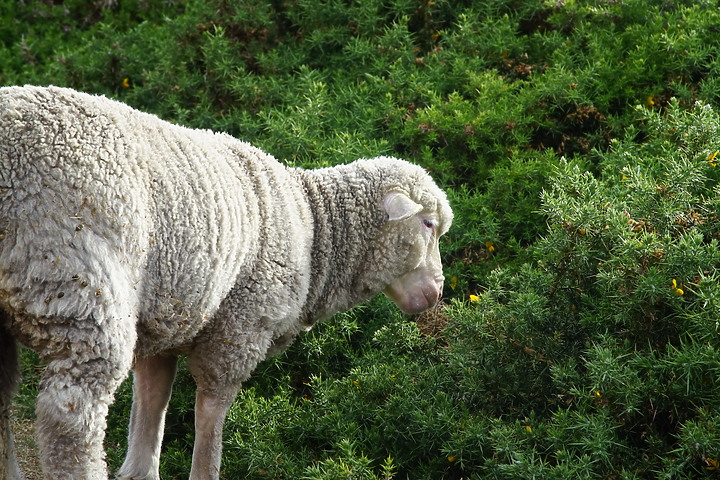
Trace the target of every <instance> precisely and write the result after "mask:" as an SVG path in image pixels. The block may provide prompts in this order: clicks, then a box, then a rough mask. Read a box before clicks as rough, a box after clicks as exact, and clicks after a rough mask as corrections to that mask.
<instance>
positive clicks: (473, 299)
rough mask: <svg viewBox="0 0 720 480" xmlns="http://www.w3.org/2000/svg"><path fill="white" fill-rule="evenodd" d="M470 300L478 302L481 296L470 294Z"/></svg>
mask: <svg viewBox="0 0 720 480" xmlns="http://www.w3.org/2000/svg"><path fill="white" fill-rule="evenodd" d="M470 301H471V302H475V303H477V302H479V301H480V297H478V296H477V295H470Z"/></svg>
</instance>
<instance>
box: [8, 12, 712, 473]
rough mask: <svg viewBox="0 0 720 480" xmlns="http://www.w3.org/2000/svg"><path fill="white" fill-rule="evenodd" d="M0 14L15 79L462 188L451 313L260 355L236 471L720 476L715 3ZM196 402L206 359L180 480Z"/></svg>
mask: <svg viewBox="0 0 720 480" xmlns="http://www.w3.org/2000/svg"><path fill="white" fill-rule="evenodd" d="M0 18H1V19H2V22H0V65H2V68H0V84H3V85H6V84H23V83H35V84H57V85H65V86H71V87H75V88H78V89H81V90H85V91H90V92H96V93H102V94H105V95H109V96H112V97H114V98H118V99H120V100H122V101H125V102H127V103H129V104H131V105H133V106H135V107H137V108H140V109H142V110H146V111H150V112H154V113H156V114H158V115H160V116H161V117H163V118H165V119H168V120H171V121H174V122H178V123H181V124H184V125H188V126H193V127H201V128H211V129H216V130H224V131H227V132H229V133H231V134H233V135H236V136H238V137H240V138H243V139H245V140H248V141H251V142H252V143H254V144H256V145H258V146H260V147H262V148H264V149H266V150H268V151H269V152H270V153H272V154H274V155H275V156H277V157H278V158H280V159H282V160H283V161H285V162H286V163H288V164H291V165H298V166H305V167H318V166H326V165H334V164H338V163H343V162H347V161H350V160H353V159H355V158H358V157H370V156H375V155H380V154H388V155H397V156H402V157H405V158H407V159H409V160H412V161H414V162H416V163H419V164H421V165H423V166H424V167H425V168H427V169H428V170H429V171H430V172H431V174H432V175H433V176H434V177H435V178H436V179H438V181H439V183H440V184H441V185H442V186H443V187H445V188H446V189H447V191H448V195H449V198H450V200H451V203H452V205H453V208H454V210H455V213H456V221H455V224H454V226H453V228H452V229H451V230H450V232H449V233H448V234H447V235H446V236H445V237H444V238H443V240H442V242H441V248H442V252H443V255H444V262H445V264H446V289H445V297H446V299H447V300H446V304H445V305H444V306H443V308H440V309H438V310H436V311H434V312H431V313H430V314H426V315H423V316H420V317H418V318H415V319H407V318H405V317H404V316H403V315H401V314H400V313H398V312H397V310H396V309H395V308H394V307H393V306H392V305H391V303H390V302H389V301H388V300H386V299H384V298H378V299H375V300H374V301H372V302H370V303H369V304H368V305H366V306H364V307H362V308H359V309H355V310H353V311H352V312H350V313H347V314H343V315H338V316H336V317H335V318H333V319H331V320H329V321H328V322H325V323H323V324H322V325H319V326H318V327H317V328H316V329H315V330H314V331H312V332H310V333H309V334H307V335H305V336H304V337H303V338H302V339H301V341H299V342H297V343H296V344H295V345H293V346H292V347H291V348H290V349H289V350H288V351H287V352H286V353H285V354H283V355H282V356H280V357H276V358H273V359H270V360H268V361H266V362H264V363H263V364H262V365H260V366H259V367H258V370H257V371H256V373H255V375H254V377H253V378H252V379H251V380H250V381H249V382H248V385H247V386H246V388H245V389H243V391H242V392H241V393H240V395H239V397H238V400H237V402H236V403H235V405H234V406H233V408H232V410H231V412H230V416H229V418H228V421H227V422H226V437H225V455H224V463H223V469H224V470H223V477H225V478H254V479H264V478H305V479H328V480H330V479H337V478H348V479H351V478H352V479H369V480H370V479H372V480H374V479H390V478H398V479H399V478H412V479H440V478H443V479H467V478H469V479H480V478H482V479H485V478H498V479H499V478H508V479H510V478H516V479H526V478H549V479H555V478H557V479H570V478H573V479H574V478H626V479H641V478H659V477H662V478H705V477H707V478H716V477H717V475H718V473H717V472H718V471H719V470H718V461H719V460H720V451H719V448H718V445H720V441H719V439H718V428H717V427H718V425H720V400H719V399H720V390H719V389H720V385H719V384H718V379H719V378H720V376H719V374H720V353H719V352H720V344H719V341H718V339H719V337H718V335H719V331H718V329H719V327H718V320H717V319H718V317H719V316H720V283H719V282H718V280H719V279H720V278H719V277H720V274H718V267H719V266H720V246H719V243H718V242H720V234H719V233H718V232H719V231H720V229H719V228H718V224H719V219H718V212H719V211H720V186H719V185H718V182H719V181H720V166H719V165H718V164H720V157H717V155H719V154H718V153H717V151H718V150H720V140H718V138H720V135H718V134H719V133H720V120H719V119H718V113H717V112H718V108H720V80H718V78H720V75H719V74H720V63H719V62H720V60H718V59H720V40H719V39H720V37H718V27H717V25H718V24H720V12H718V10H717V6H716V5H714V3H713V2H697V1H696V2H690V1H684V0H682V1H675V2H667V1H664V0H651V1H646V0H623V1H604V2H597V1H588V0H574V1H570V0H568V1H564V2H557V1H554V0H551V1H550V0H548V1H545V0H520V1H517V0H513V1H509V0H491V1H483V2H470V1H449V0H436V1H428V0H393V1H391V2H384V1H380V0H365V1H362V2H358V1H339V0H289V1H283V2H280V1H276V0H268V1H249V0H237V1H230V0H213V1H209V2H208V1H202V2H201V1H197V0H193V1H189V2H139V1H132V0H131V1H124V0H121V1H118V2H92V3H90V4H88V2H80V1H70V2H62V3H57V2H14V1H10V0H0ZM470 295H472V296H470ZM23 359H24V361H25V365H26V366H25V368H24V374H25V376H26V377H27V378H29V379H30V380H32V379H37V376H38V372H39V369H37V368H35V367H36V360H35V357H34V356H33V355H30V354H27V353H25V354H24V355H23ZM35 385H36V384H35V383H34V382H32V381H30V382H29V383H28V384H26V385H25V386H24V387H23V388H22V389H21V390H20V393H19V395H18V400H19V403H20V404H21V408H20V410H19V411H20V412H21V413H22V414H24V415H27V416H31V411H32V399H33V397H34V395H35V390H36V387H35ZM130 397H131V384H130V382H126V383H125V384H123V386H122V387H121V389H120V391H119V392H118V394H117V396H116V402H115V404H114V406H113V409H112V411H111V414H110V417H109V419H108V435H107V439H106V446H107V450H108V461H109V463H110V465H111V467H113V468H117V467H118V466H119V464H120V462H121V461H122V457H123V455H124V448H125V442H126V440H125V437H126V422H127V413H128V409H129V406H130ZM193 400H194V388H193V386H192V380H191V379H190V377H189V375H188V373H187V371H186V370H185V369H184V368H181V369H180V372H179V375H178V379H177V382H176V388H175V390H174V396H173V400H172V402H171V407H170V410H169V413H168V421H167V425H166V436H165V444H164V447H163V457H162V466H161V473H162V475H163V478H182V477H185V476H187V472H188V471H189V464H190V456H191V452H192V441H193V427H192V425H193Z"/></svg>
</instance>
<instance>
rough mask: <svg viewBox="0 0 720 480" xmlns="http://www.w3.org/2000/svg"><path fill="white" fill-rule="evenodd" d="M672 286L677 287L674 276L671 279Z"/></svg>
mask: <svg viewBox="0 0 720 480" xmlns="http://www.w3.org/2000/svg"><path fill="white" fill-rule="evenodd" d="M672 286H673V288H677V280H675V279H674V278H673V279H672Z"/></svg>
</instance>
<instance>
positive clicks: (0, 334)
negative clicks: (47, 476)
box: [0, 311, 23, 480]
mask: <svg viewBox="0 0 720 480" xmlns="http://www.w3.org/2000/svg"><path fill="white" fill-rule="evenodd" d="M3 315H4V314H3V312H1V311H0V478H3V479H7V480H21V479H22V478H23V476H22V474H21V473H20V468H19V467H18V463H17V458H16V456H15V444H14V441H13V434H12V429H11V426H10V405H11V404H12V397H13V395H14V394H15V389H16V388H17V384H18V381H19V378H20V373H19V364H18V353H17V345H16V343H15V339H14V338H13V336H12V335H10V332H9V331H7V330H6V329H5V327H3V325H2V322H3Z"/></svg>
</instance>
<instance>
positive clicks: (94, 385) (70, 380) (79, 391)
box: [36, 312, 135, 480]
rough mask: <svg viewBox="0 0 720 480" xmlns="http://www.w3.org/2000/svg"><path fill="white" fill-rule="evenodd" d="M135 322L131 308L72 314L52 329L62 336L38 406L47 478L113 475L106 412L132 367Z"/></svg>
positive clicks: (95, 479) (89, 479) (88, 479)
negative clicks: (105, 445) (96, 314)
mask: <svg viewBox="0 0 720 480" xmlns="http://www.w3.org/2000/svg"><path fill="white" fill-rule="evenodd" d="M117 313H120V312H117ZM51 321H52V320H51ZM134 326H135V321H134V318H133V317H132V316H131V315H130V314H129V313H128V312H125V313H124V314H120V315H117V316H113V317H110V318H108V317H104V318H103V319H102V320H98V319H94V318H93V317H89V318H85V319H76V320H73V319H70V320H66V321H64V322H63V324H62V325H57V324H56V325H53V327H54V328H49V330H50V331H51V333H52V332H54V333H55V335H54V336H53V338H55V339H59V340H60V339H61V340H60V341H59V342H58V343H57V344H56V345H55V350H54V351H53V352H51V353H50V354H49V355H47V356H46V358H48V359H49V360H50V362H49V363H48V365H47V367H46V369H45V373H44V375H43V378H42V380H41V382H40V393H39V394H38V398H37V406H36V414H37V421H36V430H37V440H38V446H39V447H40V463H41V465H42V469H43V473H44V475H45V478H46V479H47V480H50V479H53V480H54V479H60V478H77V479H80V478H82V479H84V480H107V467H106V464H105V453H104V450H103V439H104V437H105V426H106V416H107V413H108V407H109V405H110V404H111V403H112V401H113V394H114V393H115V390H116V389H117V387H118V386H119V385H120V383H121V382H122V380H123V379H124V378H125V377H126V376H127V374H128V372H129V371H130V367H131V364H132V357H133V349H134V345H135V328H134Z"/></svg>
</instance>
